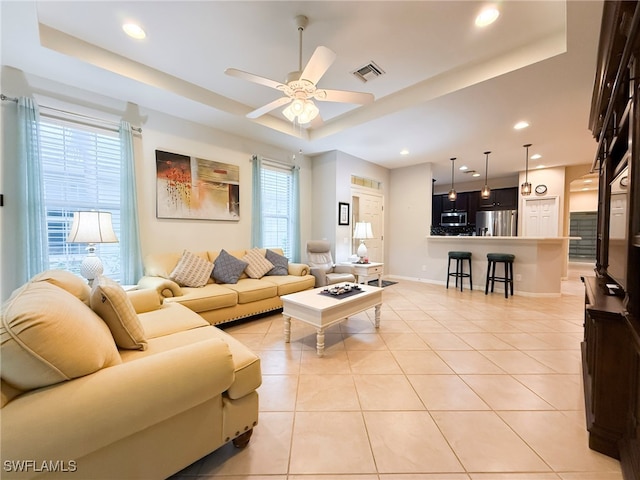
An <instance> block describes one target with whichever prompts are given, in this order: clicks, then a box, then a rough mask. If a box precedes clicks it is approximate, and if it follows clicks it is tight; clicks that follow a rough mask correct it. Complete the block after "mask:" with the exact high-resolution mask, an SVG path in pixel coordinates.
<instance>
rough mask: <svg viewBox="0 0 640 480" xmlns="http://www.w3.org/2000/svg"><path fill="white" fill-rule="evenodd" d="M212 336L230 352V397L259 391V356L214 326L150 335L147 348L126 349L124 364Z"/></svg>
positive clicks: (123, 355) (208, 338)
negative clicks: (144, 349) (156, 335)
mask: <svg viewBox="0 0 640 480" xmlns="http://www.w3.org/2000/svg"><path fill="white" fill-rule="evenodd" d="M211 339H218V340H220V341H223V342H224V343H225V344H226V345H228V348H229V350H230V351H231V355H232V358H233V371H234V374H233V383H232V384H231V385H230V386H229V387H228V390H227V395H228V396H229V398H233V399H237V398H242V397H244V396H245V395H247V394H250V393H251V392H253V391H254V390H256V389H257V388H258V387H259V386H260V384H261V383H262V373H261V368H260V357H258V356H257V355H256V354H255V353H253V352H252V351H251V350H250V349H249V348H248V347H247V346H246V345H244V344H243V343H242V342H240V341H238V340H236V339H235V338H233V337H232V336H231V335H229V334H228V333H226V332H224V331H222V330H220V329H219V328H217V327H214V326H212V325H207V326H203V327H201V328H192V329H190V330H182V331H179V332H176V333H174V334H172V335H165V336H161V337H156V338H152V339H151V338H150V339H149V349H148V350H147V351H144V352H141V351H135V350H127V351H123V352H122V360H123V362H124V363H129V362H132V361H134V360H137V359H140V358H144V357H149V356H153V355H155V354H157V353H159V352H165V351H169V350H174V349H176V348H179V347H182V346H189V345H193V344H194V343H199V342H203V341H211Z"/></svg>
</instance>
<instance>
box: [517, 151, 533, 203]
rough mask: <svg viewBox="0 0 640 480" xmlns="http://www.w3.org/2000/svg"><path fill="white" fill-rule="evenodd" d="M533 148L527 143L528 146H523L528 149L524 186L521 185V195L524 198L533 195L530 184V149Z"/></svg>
mask: <svg viewBox="0 0 640 480" xmlns="http://www.w3.org/2000/svg"><path fill="white" fill-rule="evenodd" d="M530 146H531V144H530V143H527V144H526V145H523V147H524V148H526V149H527V150H526V157H525V164H524V183H523V184H522V185H520V194H521V195H522V196H524V197H526V196H527V195H531V184H530V183H529V147H530Z"/></svg>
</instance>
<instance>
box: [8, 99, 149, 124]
mask: <svg viewBox="0 0 640 480" xmlns="http://www.w3.org/2000/svg"><path fill="white" fill-rule="evenodd" d="M0 100H5V101H8V102H15V103H18V99H17V98H12V97H7V96H6V95H5V94H0ZM40 107H41V108H45V109H47V110H52V111H54V112H58V113H62V114H64V115H71V116H74V117H79V118H84V119H87V120H91V121H94V122H102V123H106V124H109V125H112V126H117V125H118V124H117V123H115V122H112V121H110V120H105V119H102V118H97V117H91V116H89V115H83V114H81V113H75V112H69V111H67V110H60V109H59V108H54V107H48V106H46V105H40ZM50 116H53V115H50ZM56 118H57V117H56ZM63 120H64V119H63ZM131 130H133V131H134V132H138V133H142V128H141V127H134V126H133V125H132V126H131Z"/></svg>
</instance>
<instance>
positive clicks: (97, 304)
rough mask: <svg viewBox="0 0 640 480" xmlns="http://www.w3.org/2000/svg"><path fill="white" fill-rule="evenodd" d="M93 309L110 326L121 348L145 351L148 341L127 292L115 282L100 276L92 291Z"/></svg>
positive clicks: (96, 279)
mask: <svg viewBox="0 0 640 480" xmlns="http://www.w3.org/2000/svg"><path fill="white" fill-rule="evenodd" d="M91 308H92V309H93V311H94V312H96V313H97V314H98V315H100V317H101V318H102V319H103V320H104V321H105V323H106V324H107V325H108V327H109V330H111V334H112V335H113V338H114V339H115V341H116V345H118V347H120V348H126V349H129V350H145V349H146V348H147V339H146V338H145V335H144V329H143V328H142V325H141V324H140V321H139V320H138V315H137V314H136V311H135V309H134V308H133V305H132V304H131V300H129V297H128V295H127V292H125V291H124V290H123V288H122V287H121V286H120V285H119V284H118V283H116V282H114V281H113V280H111V279H110V278H108V277H105V276H104V275H98V276H97V277H96V278H95V279H94V280H93V288H92V289H91Z"/></svg>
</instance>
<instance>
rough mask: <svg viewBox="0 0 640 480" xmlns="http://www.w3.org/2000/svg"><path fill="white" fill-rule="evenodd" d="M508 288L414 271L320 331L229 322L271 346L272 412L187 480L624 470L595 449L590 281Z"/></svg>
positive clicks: (242, 335) (604, 477)
mask: <svg viewBox="0 0 640 480" xmlns="http://www.w3.org/2000/svg"><path fill="white" fill-rule="evenodd" d="M579 274H580V272H579V271H574V270H572V271H570V278H569V280H567V281H565V282H563V294H562V296H561V297H560V298H530V297H524V296H519V295H517V292H516V295H515V296H514V297H510V298H509V299H505V298H504V296H503V295H501V294H500V293H499V292H496V293H494V294H490V295H488V296H485V295H484V292H483V291H479V290H476V291H469V290H467V289H465V290H464V291H463V292H460V291H459V290H455V289H453V288H450V289H449V290H446V289H445V288H444V287H443V286H436V285H430V284H425V283H418V282H410V281H404V280H401V281H400V282H399V283H398V284H397V285H392V286H389V287H386V288H385V290H384V294H383V301H384V304H383V307H382V316H381V318H382V320H381V325H380V329H379V330H376V329H375V327H374V324H373V321H372V317H373V310H371V311H368V312H365V313H363V314H360V315H358V316H356V317H353V318H350V319H349V320H347V321H345V322H343V323H341V324H339V325H336V326H334V327H332V328H331V329H329V330H328V332H327V335H326V338H325V342H326V347H325V348H326V353H325V357H324V358H318V357H317V356H316V352H315V333H314V331H313V329H311V328H310V327H308V326H306V325H304V324H302V323H300V322H296V321H295V320H294V321H293V322H292V335H291V343H290V344H285V343H284V342H283V321H282V315H279V314H278V315H272V316H269V317H265V318H261V319H257V320H252V321H249V322H245V323H241V324H238V325H232V326H229V327H227V328H226V330H227V332H229V333H231V334H232V335H233V336H234V337H236V338H237V339H239V340H241V341H242V342H244V343H245V344H246V345H247V346H249V347H250V348H252V349H254V350H255V351H256V352H257V353H258V354H259V355H260V357H261V361H262V372H263V384H262V386H261V387H260V389H259V394H260V420H259V425H258V426H257V427H256V428H255V430H254V435H253V438H252V439H251V442H250V443H249V446H248V447H247V448H246V449H244V450H237V449H235V448H233V446H231V445H230V444H229V445H226V446H224V447H222V448H220V449H218V450H217V451H215V452H213V453H212V454H210V455H208V456H207V457H205V458H203V459H201V460H200V461H198V462H196V463H194V464H193V465H191V466H190V467H188V468H186V469H185V470H183V471H182V472H180V473H178V474H176V475H175V476H174V477H172V478H173V479H174V480H178V479H180V480H188V479H194V478H199V479H202V478H215V479H219V480H245V479H246V480H329V479H331V480H417V479H421V480H552V479H553V480H560V479H562V480H578V479H579V480H621V479H622V474H621V472H620V464H619V462H617V461H616V460H614V459H611V458H609V457H607V456H604V455H601V454H599V453H597V452H594V451H592V450H590V449H589V448H588V443H587V442H588V440H587V432H586V429H585V419H584V398H583V392H582V379H581V366H580V362H581V361H580V341H581V339H582V335H583V327H582V322H583V308H584V290H583V288H582V284H581V282H580V280H579V278H578V275H579Z"/></svg>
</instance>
